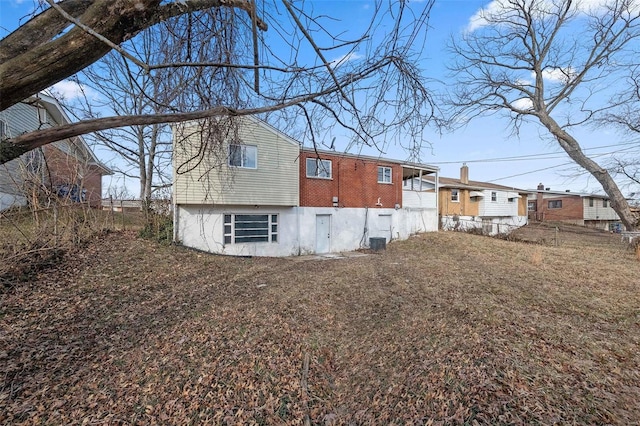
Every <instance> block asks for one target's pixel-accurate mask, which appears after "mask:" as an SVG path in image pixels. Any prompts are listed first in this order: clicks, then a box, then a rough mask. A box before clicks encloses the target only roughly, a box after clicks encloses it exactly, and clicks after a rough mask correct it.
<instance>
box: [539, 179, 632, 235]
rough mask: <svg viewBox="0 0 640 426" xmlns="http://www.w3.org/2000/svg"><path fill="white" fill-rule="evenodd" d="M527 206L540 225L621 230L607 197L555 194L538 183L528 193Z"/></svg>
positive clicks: (582, 194)
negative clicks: (544, 223) (543, 223)
mask: <svg viewBox="0 0 640 426" xmlns="http://www.w3.org/2000/svg"><path fill="white" fill-rule="evenodd" d="M528 206H529V207H528V209H529V218H530V219H531V220H536V221H539V222H543V221H556V222H566V223H572V224H576V225H584V226H590V227H593V228H599V229H604V230H608V231H614V230H619V229H620V227H621V222H620V217H619V216H618V214H617V213H616V212H615V210H613V208H612V207H611V203H610V202H609V197H608V196H606V195H599V194H585V193H578V192H570V191H552V190H551V189H550V188H545V187H544V185H543V184H539V185H538V188H537V189H536V190H530V191H529V202H528Z"/></svg>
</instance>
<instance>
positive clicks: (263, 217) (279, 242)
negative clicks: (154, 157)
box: [174, 117, 438, 256]
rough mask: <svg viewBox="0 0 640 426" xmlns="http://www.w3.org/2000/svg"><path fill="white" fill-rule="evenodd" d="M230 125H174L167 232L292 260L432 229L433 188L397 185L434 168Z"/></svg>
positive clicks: (213, 247) (248, 123) (251, 121)
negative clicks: (313, 145)
mask: <svg viewBox="0 0 640 426" xmlns="http://www.w3.org/2000/svg"><path fill="white" fill-rule="evenodd" d="M236 123H238V124H237V125H236V127H235V128H233V130H224V131H223V132H220V129H221V128H223V127H222V126H220V125H219V124H216V125H214V126H211V125H208V124H207V122H191V123H188V124H186V125H183V126H176V127H175V128H174V203H175V206H174V213H175V214H174V238H175V240H176V241H179V242H181V243H182V244H183V245H185V246H188V247H193V248H196V249H200V250H204V251H208V252H212V253H221V254H229V255H252V256H253V255H255V256H293V255H302V254H311V253H331V252H342V251H351V250H356V249H359V248H365V247H369V244H370V238H384V239H385V241H391V240H394V239H406V238H408V237H409V236H410V235H412V234H415V233H418V232H428V231H436V230H437V229H438V222H437V221H438V219H437V197H436V191H435V190H434V189H430V190H429V189H427V190H425V191H414V190H406V189H405V190H403V188H402V181H403V180H404V179H409V178H411V177H414V176H415V177H421V176H427V175H436V176H437V173H438V169H437V168H435V167H431V166H427V165H421V164H407V163H404V162H401V161H395V160H387V159H381V158H371V157H364V156H355V155H350V154H341V153H336V152H332V151H329V152H327V151H317V150H313V149H305V148H302V147H301V146H300V144H298V142H296V141H295V140H293V139H291V138H289V137H288V136H286V135H284V134H283V133H281V132H279V131H278V130H276V129H275V128H273V127H271V126H270V125H268V124H267V123H265V122H263V121H260V120H258V119H256V118H253V117H243V118H241V119H236ZM211 129H216V131H218V134H220V133H224V137H217V135H216V134H213V133H212V131H211ZM212 146H213V147H214V149H207V147H212Z"/></svg>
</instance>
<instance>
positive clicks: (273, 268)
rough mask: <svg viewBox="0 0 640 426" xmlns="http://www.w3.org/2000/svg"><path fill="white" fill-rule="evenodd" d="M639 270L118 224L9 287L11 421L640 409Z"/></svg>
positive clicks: (497, 252)
mask: <svg viewBox="0 0 640 426" xmlns="http://www.w3.org/2000/svg"><path fill="white" fill-rule="evenodd" d="M638 277H640V262H637V260H636V259H635V254H634V253H633V252H632V251H631V250H629V249H625V248H624V247H622V246H620V245H617V246H616V245H614V244H611V245H605V246H603V247H592V246H589V245H582V246H578V245H575V246H573V245H572V246H559V247H546V246H540V245H532V244H524V243H516V242H508V241H500V240H495V239H491V238H487V237H482V236H474V235H467V234H461V233H437V234H427V235H423V236H420V237H416V238H412V239H410V240H408V241H405V242H399V243H393V244H390V245H389V246H388V249H387V251H386V252H384V253H382V254H372V255H370V256H366V257H360V258H348V259H338V260H304V261H303V260H301V259H264V258H244V259H241V258H228V257H221V256H211V255H206V254H201V253H197V252H194V251H190V250H186V249H182V248H179V247H167V246H161V245H158V244H154V243H152V242H150V241H144V240H140V239H137V238H135V237H134V236H133V235H132V234H109V235H107V236H106V237H105V238H104V239H102V240H101V241H95V242H94V243H93V244H90V245H89V246H88V247H87V248H86V249H85V250H83V251H82V252H80V253H79V254H78V255H77V256H76V257H75V258H73V259H70V260H69V261H68V262H67V263H65V264H64V265H62V266H60V267H59V268H58V269H56V270H52V271H50V272H48V273H46V274H45V273H42V274H41V275H39V276H38V279H37V280H35V281H34V282H33V283H31V284H30V285H24V286H21V287H18V288H16V289H15V290H14V291H13V292H11V293H9V294H5V295H2V296H1V297H2V305H1V308H0V377H3V379H4V381H3V382H0V383H1V388H0V423H18V424H19V423H23V424H40V423H42V424H70V423H82V422H88V423H89V422H91V423H125V424H133V423H136V424H139V423H149V424H152V423H153V424H189V423H192V424H193V423H208V424H300V423H302V422H303V419H305V418H306V417H307V416H308V418H309V419H310V423H313V424H432V423H440V424H464V423H467V424H474V422H477V423H481V424H525V423H526V424H529V423H540V424H548V423H574V424H575V423H577V424H621V425H623V424H625V425H626V424H638V423H640V407H639V406H638V403H637V402H638V400H640V353H639V352H638V347H639V345H640V291H639V290H640V280H639V278H638ZM305 359H306V360H307V361H308V368H304V367H305V365H307V363H306V362H305Z"/></svg>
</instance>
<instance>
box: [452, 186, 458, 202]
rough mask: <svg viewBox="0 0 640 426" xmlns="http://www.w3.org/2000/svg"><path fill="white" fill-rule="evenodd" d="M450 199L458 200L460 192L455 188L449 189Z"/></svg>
mask: <svg viewBox="0 0 640 426" xmlns="http://www.w3.org/2000/svg"><path fill="white" fill-rule="evenodd" d="M451 201H456V202H458V201H460V192H459V190H457V189H452V190H451Z"/></svg>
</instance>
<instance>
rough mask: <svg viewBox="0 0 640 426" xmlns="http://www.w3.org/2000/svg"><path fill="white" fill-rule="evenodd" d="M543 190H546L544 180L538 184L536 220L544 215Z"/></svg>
mask: <svg viewBox="0 0 640 426" xmlns="http://www.w3.org/2000/svg"><path fill="white" fill-rule="evenodd" d="M542 191H544V185H543V184H542V182H540V183H539V184H538V192H537V194H536V220H540V219H541V218H542V217H544V216H538V215H542V214H543V213H542V212H543V210H544V196H543V195H542Z"/></svg>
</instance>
